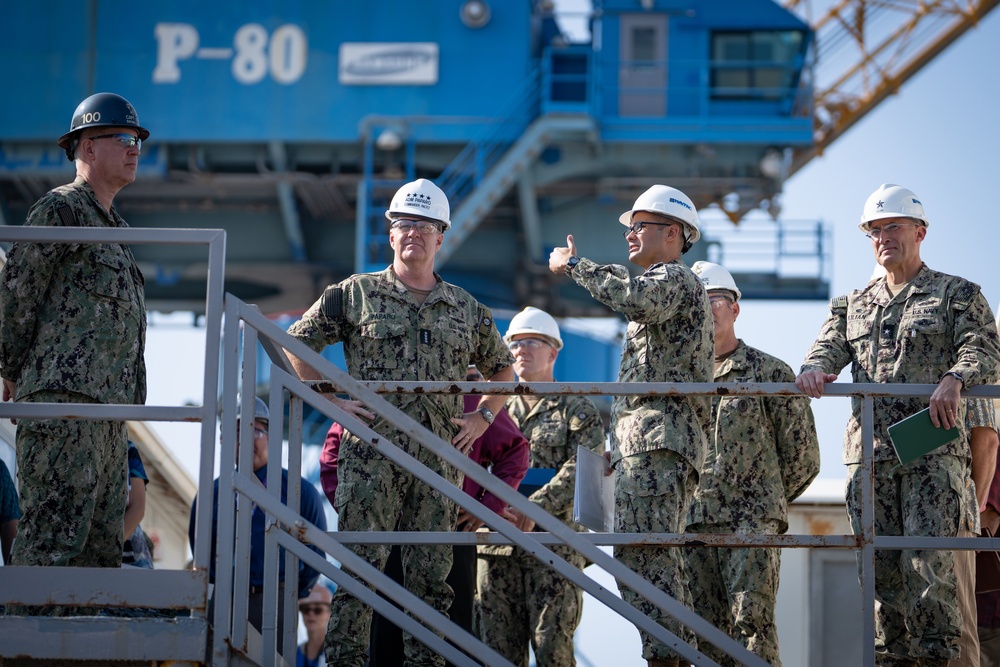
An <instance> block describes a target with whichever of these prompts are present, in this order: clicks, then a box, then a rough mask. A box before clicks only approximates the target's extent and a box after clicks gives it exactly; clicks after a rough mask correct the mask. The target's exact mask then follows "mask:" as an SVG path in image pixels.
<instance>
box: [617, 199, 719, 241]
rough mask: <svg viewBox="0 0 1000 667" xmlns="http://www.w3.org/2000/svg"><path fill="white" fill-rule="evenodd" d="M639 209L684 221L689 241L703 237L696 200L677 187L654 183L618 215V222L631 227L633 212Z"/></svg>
mask: <svg viewBox="0 0 1000 667" xmlns="http://www.w3.org/2000/svg"><path fill="white" fill-rule="evenodd" d="M637 211H648V212H649V213H656V214H658V215H665V216H667V217H668V218H674V219H675V220H679V221H680V222H683V223H684V238H685V239H686V240H687V242H688V243H692V244H693V243H695V242H697V241H698V239H700V238H701V231H700V230H699V229H698V211H696V210H695V208H694V202H692V201H691V199H690V198H689V197H688V196H687V195H686V194H684V193H683V192H681V191H680V190H678V189H677V188H672V187H670V186H669V185H654V186H653V187H651V188H650V189H648V190H646V191H645V192H643V193H642V194H641V195H639V198H638V199H636V200H635V204H633V205H632V208H631V209H630V210H628V211H625V212H624V213H622V214H621V215H620V216H619V217H618V222H620V223H622V224H623V225H625V226H626V227H631V226H632V214H633V213H635V212H637Z"/></svg>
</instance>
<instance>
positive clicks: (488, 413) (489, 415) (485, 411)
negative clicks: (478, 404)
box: [476, 408, 495, 424]
mask: <svg viewBox="0 0 1000 667" xmlns="http://www.w3.org/2000/svg"><path fill="white" fill-rule="evenodd" d="M476 412H478V413H479V414H481V415H482V416H483V419H485V420H486V423H487V424H492V423H493V418H494V417H495V415H494V414H493V411H492V410H490V409H489V408H479V409H478V410H476Z"/></svg>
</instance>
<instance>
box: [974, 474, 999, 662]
mask: <svg viewBox="0 0 1000 667" xmlns="http://www.w3.org/2000/svg"><path fill="white" fill-rule="evenodd" d="M979 517H980V522H981V523H982V525H983V526H989V528H990V530H991V531H992V532H993V534H994V535H996V532H997V528H1000V466H997V468H996V470H995V472H994V473H993V481H992V483H991V484H990V493H989V495H988V496H987V497H986V509H985V510H983V511H982V512H981V513H980V515H979ZM976 625H977V626H978V628H979V664H980V667H998V666H1000V591H990V592H989V593H980V594H979V595H977V596H976Z"/></svg>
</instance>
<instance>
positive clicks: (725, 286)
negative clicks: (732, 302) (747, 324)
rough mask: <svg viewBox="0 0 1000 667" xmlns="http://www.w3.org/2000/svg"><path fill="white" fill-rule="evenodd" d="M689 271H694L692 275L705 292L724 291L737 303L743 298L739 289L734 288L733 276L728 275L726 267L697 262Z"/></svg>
mask: <svg viewBox="0 0 1000 667" xmlns="http://www.w3.org/2000/svg"><path fill="white" fill-rule="evenodd" d="M691 270H692V271H694V275H696V276H698V279H699V280H700V281H701V282H702V284H703V285H704V286H705V291H706V292H708V291H711V290H720V289H721V290H726V291H728V292H732V293H733V295H734V296H735V297H736V300H737V301H739V300H740V297H742V296H743V294H742V293H741V292H740V288H739V287H737V286H736V281H735V280H733V274H731V273H729V271H727V270H726V267H724V266H722V265H721V264H715V263H713V262H704V261H698V262H695V263H694V264H692V265H691Z"/></svg>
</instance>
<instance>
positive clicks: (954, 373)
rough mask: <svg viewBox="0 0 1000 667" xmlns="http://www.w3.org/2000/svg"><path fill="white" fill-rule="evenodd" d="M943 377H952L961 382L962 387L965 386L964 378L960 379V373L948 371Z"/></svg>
mask: <svg viewBox="0 0 1000 667" xmlns="http://www.w3.org/2000/svg"><path fill="white" fill-rule="evenodd" d="M945 375H950V376H952V377H953V378H955V379H956V380H958V381H959V382H961V383H962V386H963V387H964V386H965V378H964V377H962V374H961V373H956V372H955V371H948V372H947V373H945Z"/></svg>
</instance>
